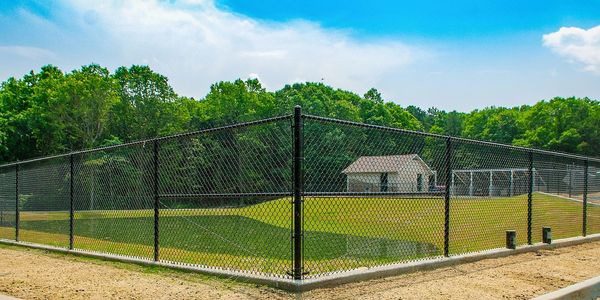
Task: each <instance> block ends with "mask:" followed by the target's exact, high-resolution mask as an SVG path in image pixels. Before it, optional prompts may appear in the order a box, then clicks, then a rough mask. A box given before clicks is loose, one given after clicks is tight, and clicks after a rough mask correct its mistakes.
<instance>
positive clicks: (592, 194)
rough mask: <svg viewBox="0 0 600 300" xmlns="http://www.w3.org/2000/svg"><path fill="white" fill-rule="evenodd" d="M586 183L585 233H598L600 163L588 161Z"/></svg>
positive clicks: (599, 224) (599, 219) (599, 220)
mask: <svg viewBox="0 0 600 300" xmlns="http://www.w3.org/2000/svg"><path fill="white" fill-rule="evenodd" d="M587 183H588V186H587V188H588V190H587V192H588V193H587V233H588V234H595V233H600V163H596V162H590V163H589V165H588V182H587Z"/></svg>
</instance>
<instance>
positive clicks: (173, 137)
mask: <svg viewBox="0 0 600 300" xmlns="http://www.w3.org/2000/svg"><path fill="white" fill-rule="evenodd" d="M291 118H292V115H291V114H288V115H283V116H277V117H272V118H266V119H261V120H256V121H249V122H243V123H236V124H231V125H225V126H219V127H213V128H207V129H201V130H197V131H190V132H184V133H178V134H174V135H169V136H163V137H156V138H151V139H145V140H139V141H133V142H128V143H123V144H118V145H111V146H105V147H97V148H92V149H85V150H78V151H71V152H68V153H63V154H57V155H51V156H44V157H38V158H32V159H27V160H21V161H15V162H10V163H6V164H0V168H5V167H11V166H15V165H22V164H27V163H33V162H39V161H44V160H50V159H56V158H61V157H68V156H71V155H77V154H84V153H91V152H97V151H104V150H111V149H116V148H122V147H127V146H134V145H143V144H146V143H153V142H155V141H164V140H171V139H177V138H182V137H187V136H194V135H199V134H204V133H209V132H216V131H223V130H229V129H236V128H244V127H249V126H253V125H259V124H265V123H270V122H276V121H281V120H286V119H291Z"/></svg>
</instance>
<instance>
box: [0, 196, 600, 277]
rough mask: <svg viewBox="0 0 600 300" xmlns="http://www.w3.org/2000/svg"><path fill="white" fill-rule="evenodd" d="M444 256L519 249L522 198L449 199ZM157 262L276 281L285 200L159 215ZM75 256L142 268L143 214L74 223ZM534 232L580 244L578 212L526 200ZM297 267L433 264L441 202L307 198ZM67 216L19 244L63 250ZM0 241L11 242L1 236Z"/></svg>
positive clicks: (555, 201) (87, 214)
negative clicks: (79, 252)
mask: <svg viewBox="0 0 600 300" xmlns="http://www.w3.org/2000/svg"><path fill="white" fill-rule="evenodd" d="M450 212H451V214H450V253H451V254H460V253H465V252H472V251H480V250H486V249H493V248H498V247H503V246H504V242H505V231H506V230H509V229H512V230H517V237H518V242H519V244H525V243H526V242H527V240H526V235H527V197H526V195H521V196H516V197H511V198H480V199H477V198H455V199H452V201H451V206H450ZM160 213H161V218H160V222H159V229H160V231H159V236H160V246H161V253H160V258H161V259H163V260H167V261H174V262H182V263H191V264H199V265H207V266H214V267H223V268H234V269H244V270H252V271H258V272H265V273H274V274H280V275H283V274H285V272H287V271H289V269H290V268H291V253H292V250H291V249H292V248H291V215H292V214H291V200H290V199H289V198H283V199H278V200H273V201H268V202H264V203H261V204H257V205H252V206H247V207H243V208H210V209H167V208H165V209H162V210H161V212H160ZM588 216H589V217H588V223H589V224H588V225H589V226H588V231H589V232H590V233H597V232H600V207H598V206H591V205H590V206H588ZM75 218H76V220H75V226H74V230H75V247H76V248H78V249H84V250H90V251H101V252H109V253H115V254H121V255H130V256H138V257H145V258H151V257H152V255H153V234H154V231H153V224H154V219H153V211H152V210H128V211H123V210H114V211H82V212H76V214H75ZM542 226H550V227H552V230H553V237H554V238H564V237H572V236H580V235H581V234H582V204H581V202H576V201H571V200H567V199H563V198H559V197H554V196H548V195H544V194H537V193H536V194H535V195H534V198H533V234H534V235H533V237H534V239H533V242H539V241H540V240H541V228H542ZM304 228H305V232H304V243H305V250H304V257H305V266H306V269H307V271H309V272H311V273H312V274H314V273H320V272H330V271H336V270H345V269H351V268H356V267H360V266H374V265H379V264H385V263H391V262H403V261H409V260H414V259H419V258H425V257H435V256H440V255H442V254H443V242H444V200H443V199H442V198H435V199H431V198H428V199H425V198H424V199H398V198H383V197H382V198H360V197H349V198H339V197H315V198H309V197H307V198H306V199H305V201H304ZM68 232H69V220H68V212H22V213H21V227H20V236H21V240H23V241H28V242H35V243H43V244H49V245H55V246H60V247H66V246H68V242H69V241H68ZM0 237H3V238H13V237H14V229H11V228H9V227H3V228H1V230H0Z"/></svg>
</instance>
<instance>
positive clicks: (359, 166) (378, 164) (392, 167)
mask: <svg viewBox="0 0 600 300" xmlns="http://www.w3.org/2000/svg"><path fill="white" fill-rule="evenodd" d="M414 159H418V160H419V161H421V162H422V163H423V164H425V162H423V160H421V158H420V157H419V155H417V154H404V155H386V156H361V157H359V158H358V159H357V160H356V161H354V162H353V163H352V164H350V165H349V166H348V167H347V168H346V169H344V170H343V171H342V173H344V174H348V173H394V172H400V171H401V170H402V169H403V168H404V166H405V165H406V164H407V163H408V162H409V161H411V160H414ZM425 165H426V166H427V164H425ZM427 168H429V166H427Z"/></svg>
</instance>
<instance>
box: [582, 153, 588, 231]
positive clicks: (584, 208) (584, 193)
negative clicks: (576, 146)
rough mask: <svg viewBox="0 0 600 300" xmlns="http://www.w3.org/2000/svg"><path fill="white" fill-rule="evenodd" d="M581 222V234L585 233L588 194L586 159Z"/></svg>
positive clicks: (586, 162)
mask: <svg viewBox="0 0 600 300" xmlns="http://www.w3.org/2000/svg"><path fill="white" fill-rule="evenodd" d="M583 164H584V165H583V166H584V167H583V222H582V226H583V228H582V230H581V233H582V234H583V236H586V235H587V196H588V195H587V194H588V176H589V175H588V164H589V162H588V161H587V160H585V161H584V163H583Z"/></svg>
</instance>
